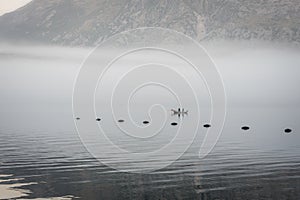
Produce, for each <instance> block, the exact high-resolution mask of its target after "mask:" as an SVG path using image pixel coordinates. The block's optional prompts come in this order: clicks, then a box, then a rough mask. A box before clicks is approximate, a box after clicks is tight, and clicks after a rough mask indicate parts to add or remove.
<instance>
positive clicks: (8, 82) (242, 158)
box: [0, 41, 300, 199]
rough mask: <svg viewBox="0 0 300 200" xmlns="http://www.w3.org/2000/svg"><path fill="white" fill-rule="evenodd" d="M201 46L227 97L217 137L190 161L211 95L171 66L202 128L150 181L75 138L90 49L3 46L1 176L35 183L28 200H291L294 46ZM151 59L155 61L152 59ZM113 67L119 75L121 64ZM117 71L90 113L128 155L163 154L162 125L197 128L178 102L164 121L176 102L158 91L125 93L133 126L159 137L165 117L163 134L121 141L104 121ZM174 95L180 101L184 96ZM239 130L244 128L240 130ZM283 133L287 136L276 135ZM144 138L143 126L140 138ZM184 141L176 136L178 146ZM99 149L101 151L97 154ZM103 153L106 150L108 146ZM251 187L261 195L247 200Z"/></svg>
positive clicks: (295, 195)
mask: <svg viewBox="0 0 300 200" xmlns="http://www.w3.org/2000/svg"><path fill="white" fill-rule="evenodd" d="M203 46H204V47H205V48H206V50H207V51H208V53H209V55H210V57H211V58H212V60H213V61H214V63H215V64H216V66H217V68H218V70H219V73H220V75H221V77H222V79H223V82H224V87H225V90H226V96H227V116H226V122H225V126H224V130H223V132H222V135H221V138H220V140H219V141H218V143H217V145H216V147H215V148H214V150H213V151H212V152H211V154H209V155H208V156H207V157H206V158H205V159H202V160H201V159H199V158H198V152H199V148H200V146H201V142H202V140H203V137H204V135H205V133H206V131H207V129H206V128H204V127H202V126H203V124H204V123H209V122H210V115H209V104H210V100H209V93H208V91H207V88H206V87H205V84H204V82H203V80H200V79H198V78H197V77H195V75H194V72H193V70H191V69H189V68H184V67H183V64H181V63H178V62H175V60H173V61H174V66H173V67H174V68H176V69H177V70H178V71H179V72H180V73H182V74H185V77H188V79H189V81H191V82H193V83H196V84H194V85H193V87H194V89H195V91H197V97H198V100H199V102H198V103H199V107H200V114H201V115H200V118H201V120H200V123H201V124H200V127H199V130H198V132H197V135H196V138H195V140H194V142H193V144H192V146H191V147H190V148H189V149H188V151H187V152H186V153H185V154H184V155H183V157H182V158H181V159H179V160H178V161H176V162H175V163H173V164H172V165H171V166H168V167H167V168H165V169H162V170H159V171H155V172H153V173H152V174H139V175H136V174H130V173H121V172H118V171H116V170H114V169H111V168H109V167H107V166H105V165H103V164H101V163H99V162H98V161H97V160H95V159H94V158H93V157H92V156H91V155H90V154H89V152H88V151H87V150H86V149H85V148H84V145H83V144H82V143H81V142H80V139H79V137H78V134H77V132H76V129H75V125H74V116H73V113H72V92H73V86H74V82H75V80H76V76H77V74H78V72H79V69H80V67H81V65H82V63H83V61H84V59H85V58H86V56H87V55H88V54H89V52H90V51H91V49H84V48H66V47H47V46H34V47H32V46H30V47H26V46H10V45H1V48H0V94H1V101H0V135H1V141H0V142H1V144H0V152H1V154H0V155H1V156H0V174H13V175H14V176H15V177H16V178H24V180H23V181H24V182H27V183H31V182H36V183H37V184H34V185H29V186H26V189H29V190H30V191H32V192H33V193H32V194H31V195H30V197H33V198H37V197H54V196H66V195H74V196H78V197H83V198H85V199H87V198H105V197H106V198H107V197H109V198H112V199H118V198H119V197H120V196H122V197H123V198H124V199H132V198H133V199H135V198H140V197H141V196H144V197H145V196H147V197H148V198H149V199H157V198H160V196H156V195H159V194H161V191H160V189H159V188H164V189H165V197H166V198H167V199H170V198H173V199H174V198H177V199H186V198H199V197H200V198H204V197H207V198H213V197H218V196H220V195H221V196H223V197H224V198H225V199H226V198H228V199H232V198H244V199H247V198H249V199H253V198H259V197H260V196H264V197H266V198H267V199H288V198H290V199H299V197H300V191H299V190H300V188H299V175H300V171H299V169H300V168H299V166H300V160H299V151H300V146H299V139H300V138H299V137H300V136H299V130H300V125H299V119H300V112H299V111H300V94H299V88H298V85H300V79H299V77H298V76H299V74H300V68H299V66H300V57H299V53H300V48H298V47H289V46H288V45H285V44H276V45H272V44H269V43H263V42H259V41H255V42H246V41H244V42H232V41H219V42H211V43H205V44H203ZM106 53H108V54H109V53H113V52H111V50H108V51H107V52H103V54H101V55H99V57H101V56H103V57H105V56H106ZM153 56H156V55H155V54H154V53H153ZM130 59H131V60H127V61H126V65H128V66H131V65H134V63H135V60H139V59H143V55H139V54H137V55H134V56H133V57H130ZM159 59H161V60H163V59H170V58H168V57H167V56H163V57H161V58H159ZM95 62H97V61H95ZM120 67H124V68H123V69H122V70H124V69H125V68H126V66H125V65H123V66H120ZM162 71H163V70H162ZM118 73H120V72H119V71H118V70H115V71H114V70H112V71H111V73H110V74H109V75H108V76H107V77H105V79H104V82H103V84H104V86H103V88H104V90H100V89H101V88H100V89H99V88H98V89H99V93H97V90H96V97H95V98H96V102H97V103H96V108H98V109H99V111H100V112H97V113H98V114H99V115H101V116H99V117H100V118H101V122H99V123H101V125H102V127H103V128H104V129H105V130H107V132H109V133H110V135H109V136H110V137H111V138H112V140H113V141H114V142H116V143H117V144H118V145H119V146H120V147H122V148H124V149H126V150H129V151H133V152H147V151H153V150H155V149H156V148H161V146H163V145H164V144H165V142H166V141H169V140H170V137H171V136H173V135H174V134H175V133H176V132H175V131H176V127H175V128H174V127H172V126H171V125H170V124H171V123H172V122H178V123H183V124H185V128H186V132H189V127H190V126H193V124H194V123H195V121H193V120H194V119H195V115H194V113H193V111H194V110H195V109H196V108H195V106H194V104H193V102H192V101H190V102H189V101H186V102H185V105H184V107H186V108H187V109H188V110H189V115H188V116H186V117H185V118H178V117H177V116H171V115H170V109H172V108H175V109H177V108H178V107H179V105H178V103H177V102H176V99H175V98H174V95H172V94H170V93H169V92H166V91H165V90H164V89H163V88H162V87H160V86H153V85H150V86H147V87H143V88H142V89H141V90H139V91H137V92H136V93H135V95H133V97H132V102H131V104H130V111H131V114H132V119H133V122H135V123H136V125H138V126H141V127H144V125H143V121H145V120H148V121H150V125H149V128H151V131H152V130H159V128H160V125H161V123H162V121H163V120H164V118H165V117H166V119H165V120H166V124H165V128H164V129H163V130H162V131H161V133H162V135H161V136H158V137H154V138H153V140H151V141H143V142H142V141H141V142H140V143H132V141H131V140H130V139H128V137H122V136H120V135H121V134H122V131H121V130H120V129H118V128H117V127H116V124H118V123H117V122H116V124H115V123H111V122H109V121H108V120H107V118H106V116H107V114H109V112H110V111H111V110H110V108H108V107H103V105H104V104H105V101H108V100H107V99H109V98H108V96H107V91H108V92H109V91H110V89H111V88H110V87H111V86H110V83H111V82H110V81H113V80H114V79H117V78H118ZM164 73H165V74H164ZM157 74H158V73H157V72H156V71H152V72H151V70H150V71H149V72H147V73H146V74H143V71H141V72H140V73H138V72H137V74H135V75H134V74H132V75H131V76H128V80H127V81H124V82H123V84H121V87H124V88H126V87H127V86H130V84H131V83H133V82H134V80H132V81H131V79H130V78H134V77H135V76H136V77H138V78H139V79H146V78H148V77H152V76H153V77H155V76H156V77H158V75H157ZM159 75H160V76H161V77H164V76H165V77H168V76H169V77H172V79H171V80H172V83H174V85H176V86H178V88H179V90H180V88H183V85H182V84H181V82H179V81H178V84H177V83H176V80H177V76H176V75H175V74H174V76H173V75H172V74H170V73H169V72H167V70H166V71H165V72H163V73H162V74H159ZM105 89H106V90H107V91H105ZM121 89H122V88H121ZM180 91H181V93H180V95H183V96H184V95H185V94H188V93H185V92H186V91H184V90H180ZM122 97H123V96H122V95H120V96H118V98H117V100H116V102H115V109H117V110H118V109H120V110H121V109H122V107H123V106H127V103H128V102H127V100H128V99H127V98H125V97H124V98H122ZM123 101H124V102H123ZM153 104H161V105H164V106H165V109H166V111H167V113H166V116H164V112H163V110H162V109H161V108H159V107H155V108H153V110H151V112H150V113H148V111H149V108H150V107H151V105H153ZM216 109H217V108H216ZM76 117H81V116H76ZM119 119H123V120H124V123H122V124H121V126H123V128H124V129H129V130H131V129H130V125H131V124H130V123H131V121H130V119H129V118H126V117H125V115H122V116H117V119H116V120H119ZM81 120H84V119H81ZM91 123H98V122H96V120H94V121H93V122H91ZM212 126H213V124H212ZM242 126H249V127H250V129H249V130H248V131H244V130H241V127H242ZM286 128H290V129H292V132H291V133H289V134H286V133H284V129H286ZM151 131H150V132H151ZM150 132H149V133H148V132H147V128H144V131H143V132H141V133H140V134H141V136H142V135H143V134H144V135H147V134H150ZM116 138H117V139H116ZM184 144H185V140H184V138H182V140H181V142H180V143H178V147H180V145H184ZM101 148H103V149H104V150H105V147H101ZM103 149H102V150H103ZM106 150H107V151H108V153H109V149H106ZM176 151H177V150H176V149H174V151H172V152H169V153H170V155H159V156H158V157H157V158H156V160H151V162H146V161H145V164H146V165H148V166H150V167H151V165H155V164H157V163H159V162H165V161H166V159H167V158H168V157H169V156H171V154H172V153H174V154H175V153H176ZM108 157H109V158H110V161H111V162H112V163H114V164H115V165H123V166H124V168H125V169H128V170H130V169H131V168H133V167H134V166H135V163H130V161H128V160H124V159H122V156H121V155H108ZM274 181H275V182H276V183H277V184H275V183H274ZM67 185H68V186H67ZM48 187H49V188H50V189H49V190H50V192H49V193H48V192H47V194H45V193H43V192H41V191H48V190H45V188H48ZM61 187H64V188H65V189H64V190H62V189H60V188H61ZM254 187H258V188H260V189H258V191H256V192H255V193H254V192H253V188H254ZM89 191H95V192H93V193H90V192H89ZM251 191H252V192H251ZM246 197H247V198H246Z"/></svg>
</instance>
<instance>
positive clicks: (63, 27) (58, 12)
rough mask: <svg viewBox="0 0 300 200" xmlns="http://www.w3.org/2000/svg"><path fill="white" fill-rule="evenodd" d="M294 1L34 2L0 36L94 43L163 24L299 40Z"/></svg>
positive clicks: (204, 35) (201, 32)
mask: <svg viewBox="0 0 300 200" xmlns="http://www.w3.org/2000/svg"><path fill="white" fill-rule="evenodd" d="M299 19H300V1H299V0H250V1H247V0H34V1H32V2H31V3H29V4H28V5H26V6H25V7H23V8H21V9H18V10H17V11H15V12H13V13H9V14H6V15H4V16H2V17H0V40H4V41H9V40H13V41H18V40H28V41H35V42H43V43H52V44H62V45H72V46H74V45H76V46H77V45H79V46H83V45H96V44H97V43H99V42H100V41H102V40H103V39H105V38H107V37H109V36H111V35H113V34H116V33H118V32H121V31H124V30H128V29H132V28H136V27H145V26H151V27H153V26H154V27H166V28H170V29H174V30H177V31H180V32H183V33H185V34H187V35H189V36H191V37H193V38H195V39H197V40H208V39H213V38H230V39H263V40H271V41H287V42H293V43H297V44H299V43H300V20H299Z"/></svg>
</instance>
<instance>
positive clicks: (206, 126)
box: [203, 124, 211, 128]
mask: <svg viewBox="0 0 300 200" xmlns="http://www.w3.org/2000/svg"><path fill="white" fill-rule="evenodd" d="M203 127H204V128H210V127H211V125H210V124H204V125H203Z"/></svg>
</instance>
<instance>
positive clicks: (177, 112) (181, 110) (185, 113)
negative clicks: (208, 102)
mask: <svg viewBox="0 0 300 200" xmlns="http://www.w3.org/2000/svg"><path fill="white" fill-rule="evenodd" d="M171 112H172V115H179V116H180V115H187V114H188V112H189V111H188V110H184V108H183V109H180V108H178V109H177V110H175V109H171Z"/></svg>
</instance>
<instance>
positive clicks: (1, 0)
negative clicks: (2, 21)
mask: <svg viewBox="0 0 300 200" xmlns="http://www.w3.org/2000/svg"><path fill="white" fill-rule="evenodd" d="M30 1H32V0H0V15H3V14H5V13H8V12H11V11H14V10H16V9H18V8H20V7H22V6H24V5H25V4H27V3H28V2H30Z"/></svg>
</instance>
